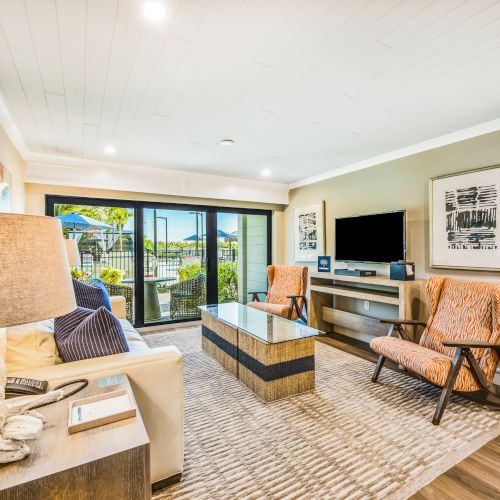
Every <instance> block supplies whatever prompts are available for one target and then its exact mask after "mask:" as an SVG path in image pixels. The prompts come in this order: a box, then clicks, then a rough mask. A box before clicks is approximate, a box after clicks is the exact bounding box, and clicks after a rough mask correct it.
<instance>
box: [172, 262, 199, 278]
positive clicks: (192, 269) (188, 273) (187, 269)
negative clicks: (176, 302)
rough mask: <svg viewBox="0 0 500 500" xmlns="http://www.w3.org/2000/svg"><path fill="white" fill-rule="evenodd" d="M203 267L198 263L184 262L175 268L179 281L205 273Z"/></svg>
mask: <svg viewBox="0 0 500 500" xmlns="http://www.w3.org/2000/svg"><path fill="white" fill-rule="evenodd" d="M205 273H206V271H205V269H204V268H203V267H202V266H201V264H200V263H197V262H194V263H192V264H184V265H183V266H181V267H179V269H177V275H178V276H179V279H180V280H181V281H185V280H188V279H191V278H195V277H196V276H198V274H205Z"/></svg>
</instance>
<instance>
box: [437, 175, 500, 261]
mask: <svg viewBox="0 0 500 500" xmlns="http://www.w3.org/2000/svg"><path fill="white" fill-rule="evenodd" d="M499 204H500V166H494V167H488V168H482V169H479V170H472V171H469V172H462V173H459V174H453V175H447V176H443V177H436V178H434V179H431V180H430V194H429V206H430V245H431V266H432V267H443V268H456V269H478V270H481V269H482V270H496V271H500V231H499V227H498V222H497V213H498V207H499Z"/></svg>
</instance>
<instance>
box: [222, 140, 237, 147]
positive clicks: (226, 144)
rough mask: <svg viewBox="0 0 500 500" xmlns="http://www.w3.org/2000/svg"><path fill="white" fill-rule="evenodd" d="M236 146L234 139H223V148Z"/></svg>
mask: <svg viewBox="0 0 500 500" xmlns="http://www.w3.org/2000/svg"><path fill="white" fill-rule="evenodd" d="M233 144H234V140H233V139H222V140H221V141H220V145H221V146H232V145H233Z"/></svg>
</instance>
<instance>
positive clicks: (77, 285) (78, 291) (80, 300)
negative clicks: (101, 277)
mask: <svg viewBox="0 0 500 500" xmlns="http://www.w3.org/2000/svg"><path fill="white" fill-rule="evenodd" d="M73 288H74V290H75V298H76V305H77V306H79V307H85V308H86V309H93V310H94V311H97V309H99V307H105V308H106V309H107V310H108V311H111V304H110V302H109V296H108V292H107V290H106V287H105V286H104V284H103V283H101V282H100V281H96V282H94V283H92V284H91V285H90V284H88V283H84V282H83V281H79V280H75V279H73Z"/></svg>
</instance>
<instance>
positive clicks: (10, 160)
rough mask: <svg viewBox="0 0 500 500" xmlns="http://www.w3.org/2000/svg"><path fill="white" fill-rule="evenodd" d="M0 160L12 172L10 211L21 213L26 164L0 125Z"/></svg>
mask: <svg viewBox="0 0 500 500" xmlns="http://www.w3.org/2000/svg"><path fill="white" fill-rule="evenodd" d="M0 162H1V163H2V164H3V165H4V167H5V168H6V169H7V170H8V171H9V172H10V173H11V174H12V211H13V212H18V213H22V212H24V175H25V169H26V165H25V162H24V160H23V159H22V158H21V155H20V154H19V153H18V152H17V150H16V148H15V147H14V144H12V142H11V141H10V139H9V137H8V136H7V134H6V132H5V130H4V129H3V128H2V127H0Z"/></svg>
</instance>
